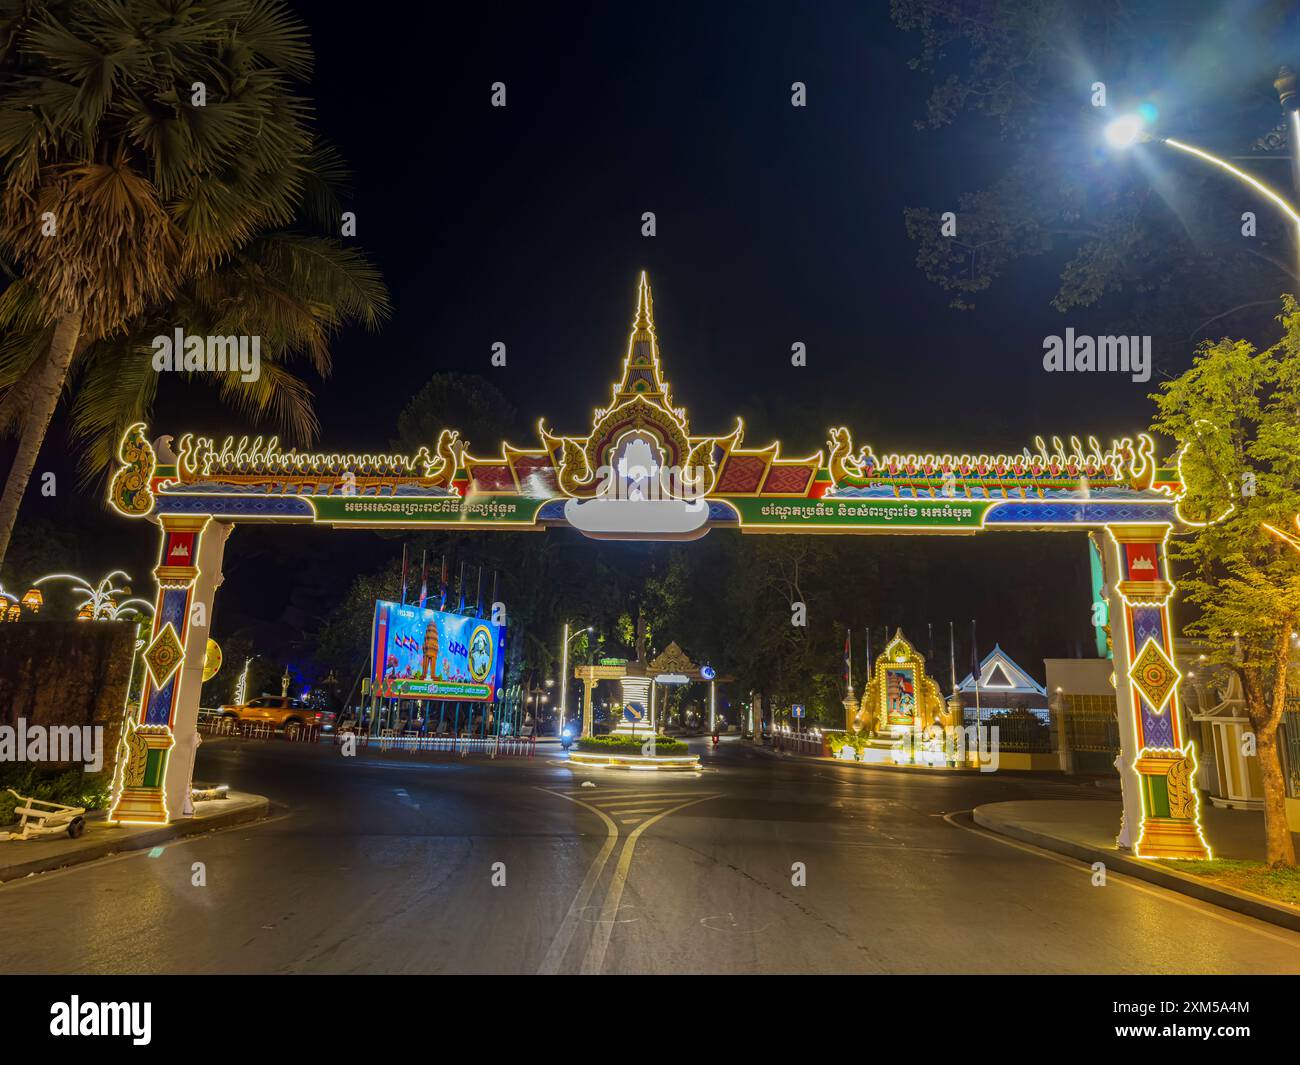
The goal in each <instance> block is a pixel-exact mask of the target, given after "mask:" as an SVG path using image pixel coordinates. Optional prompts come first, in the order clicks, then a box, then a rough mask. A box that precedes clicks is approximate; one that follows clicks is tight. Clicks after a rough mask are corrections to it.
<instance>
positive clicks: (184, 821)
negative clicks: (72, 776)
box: [0, 791, 271, 884]
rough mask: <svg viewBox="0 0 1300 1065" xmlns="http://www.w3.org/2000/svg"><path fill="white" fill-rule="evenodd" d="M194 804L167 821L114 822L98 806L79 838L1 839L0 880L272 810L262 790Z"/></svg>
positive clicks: (242, 820)
mask: <svg viewBox="0 0 1300 1065" xmlns="http://www.w3.org/2000/svg"><path fill="white" fill-rule="evenodd" d="M194 810H195V812H194V816H193V817H181V818H177V819H176V820H174V821H172V822H171V824H167V825H130V824H121V823H110V822H109V821H107V820H105V819H104V816H103V812H102V811H100V812H97V813H93V814H90V815H88V816H87V818H86V830H85V832H84V834H83V835H82V836H81V837H80V838H78V839H69V838H68V837H67V836H63V835H60V836H54V837H51V838H49V839H31V840H22V841H14V840H9V841H5V842H0V884H3V883H9V882H12V881H15V880H21V879H23V878H24V877H28V876H31V875H33V874H34V873H48V872H52V871H53V870H55V869H64V868H67V867H69V866H73V865H81V864H84V863H85V862H93V861H96V860H97V859H99V858H107V857H109V856H110V855H113V854H121V853H124V852H127V851H136V850H144V849H146V848H149V847H157V846H162V845H165V844H167V843H171V842H173V841H175V840H178V839H183V838H185V837H187V836H195V835H198V834H200V833H203V832H212V831H214V830H216V829H221V828H230V827H232V826H234V825H241V824H248V823H251V822H254V821H261V820H262V819H264V818H266V817H267V816H269V814H270V812H271V801H270V800H269V799H268V798H266V797H265V796H264V795H249V794H247V793H245V792H238V791H231V792H227V793H226V797H225V798H224V799H211V800H208V801H205V802H196V803H195V804H194Z"/></svg>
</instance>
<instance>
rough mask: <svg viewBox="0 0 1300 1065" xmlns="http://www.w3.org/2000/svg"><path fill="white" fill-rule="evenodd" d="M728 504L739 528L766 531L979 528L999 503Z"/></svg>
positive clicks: (800, 501)
mask: <svg viewBox="0 0 1300 1065" xmlns="http://www.w3.org/2000/svg"><path fill="white" fill-rule="evenodd" d="M727 502H728V503H729V504H730V505H731V506H733V507H735V509H736V511H737V513H739V515H740V524H741V525H742V526H751V527H759V528H770V529H798V528H808V529H836V528H838V529H848V530H852V529H855V528H861V529H888V528H925V529H969V530H971V531H972V532H973V531H975V530H977V529H979V528H981V527H982V526H983V524H984V515H985V513H986V512H987V511H988V509H989V508H990V507H992V506H993V505H994V504H995V503H997V502H1001V500H991V499H978V500H977V499H958V500H952V499H943V500H923V499H847V498H846V499H833V498H832V499H780V500H773V499H762V498H755V497H744V498H733V499H728V500H727Z"/></svg>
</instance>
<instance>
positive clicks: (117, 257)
mask: <svg viewBox="0 0 1300 1065" xmlns="http://www.w3.org/2000/svg"><path fill="white" fill-rule="evenodd" d="M311 58H312V56H311V49H310V47H309V45H308V44H307V42H306V39H305V30H304V28H303V26H302V24H301V23H300V22H299V21H298V20H297V19H296V18H294V17H293V16H292V15H290V14H289V12H288V10H287V9H286V8H285V6H284V5H283V4H282V3H280V2H279V0H208V2H195V3H187V4H174V3H170V2H168V0H95V2H90V0H63V2H52V3H47V4H34V3H30V2H27V0H0V101H3V102H0V172H2V174H3V177H2V178H0V251H2V252H3V254H4V255H6V256H8V257H9V259H10V260H11V261H10V263H9V264H8V266H9V272H10V274H11V275H12V276H14V277H15V278H16V279H15V280H14V281H13V282H12V283H11V284H10V285H9V286H8V287H7V288H6V289H5V291H4V293H3V294H0V325H3V326H4V327H6V328H7V329H8V330H11V331H14V332H17V333H21V334H31V335H34V336H35V337H36V338H37V343H39V344H40V345H41V346H42V347H43V348H44V352H43V354H42V355H41V356H40V357H39V358H36V359H33V360H30V362H29V364H28V365H27V367H26V370H25V372H24V373H23V375H22V377H21V379H20V380H18V381H17V382H15V383H14V384H13V385H12V386H11V387H10V388H9V390H8V392H7V394H6V396H5V399H4V404H3V408H0V427H7V428H9V429H10V430H13V429H15V428H16V429H17V431H18V435H19V443H18V449H17V453H16V456H15V458H14V462H13V466H12V467H11V469H10V471H9V475H8V477H7V479H6V482H5V487H4V492H3V495H0V560H2V559H3V556H4V553H5V550H6V549H7V546H8V543H9V538H10V535H11V533H12V531H13V526H14V521H15V519H16V517H17V513H18V507H19V504H20V503H21V501H22V497H23V494H24V492H25V491H26V488H27V484H28V481H29V479H30V477H31V473H32V470H33V468H34V466H35V463H36V458H37V454H38V453H39V451H40V447H41V443H42V441H43V440H44V437H45V433H46V431H47V430H48V428H49V424H50V420H51V418H52V417H53V414H54V410H55V408H56V406H57V404H58V401H59V397H60V394H61V393H62V390H63V388H64V386H65V384H66V383H67V381H68V379H69V374H70V372H71V370H72V367H73V363H74V360H75V359H76V358H77V357H78V356H79V355H81V354H83V353H84V352H85V351H86V350H87V348H89V347H90V345H92V344H95V343H96V342H98V341H101V340H105V339H108V338H112V337H113V336H115V335H116V334H117V333H118V332H120V331H121V330H123V329H124V328H126V327H127V325H128V323H130V322H131V321H132V320H133V319H135V318H137V317H138V316H140V315H142V314H144V313H145V312H146V311H147V310H148V309H149V308H150V307H153V306H157V305H159V304H165V303H166V302H167V301H169V300H170V299H172V297H174V296H175V294H176V293H177V291H178V290H179V289H180V287H181V286H182V285H184V284H185V283H186V282H187V281H190V280H191V279H194V278H197V277H199V276H201V275H203V274H204V273H206V272H208V271H210V270H211V269H213V268H214V267H215V266H217V265H218V264H220V263H222V262H223V261H225V260H226V259H227V258H228V257H230V256H231V255H233V254H234V253H235V252H236V251H238V249H240V248H241V247H244V246H246V245H247V244H248V243H249V242H250V241H251V240H252V239H254V238H255V237H256V236H257V234H258V233H259V232H262V231H265V230H268V229H274V228H277V227H282V226H284V225H286V224H288V223H289V222H290V221H291V220H292V219H293V217H294V214H295V210H296V209H297V208H298V207H299V205H301V204H302V203H303V201H304V200H305V199H306V198H309V197H311V196H313V195H315V194H316V193H317V192H318V191H319V183H318V182H316V181H314V180H313V177H312V171H313V169H315V170H316V171H317V172H319V171H320V170H321V169H323V168H324V166H325V163H324V162H323V161H322V157H321V154H320V152H319V150H318V146H317V145H316V144H315V142H314V141H313V138H312V135H311V131H310V129H309V127H308V125H307V123H306V121H305V116H306V113H307V102H306V100H305V99H303V98H302V97H300V96H298V95H296V93H295V92H294V91H293V89H292V83H293V81H294V80H295V79H301V78H303V77H305V76H306V75H307V74H308V73H309V71H310V69H311Z"/></svg>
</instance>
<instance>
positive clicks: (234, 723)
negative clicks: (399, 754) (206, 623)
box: [198, 710, 537, 758]
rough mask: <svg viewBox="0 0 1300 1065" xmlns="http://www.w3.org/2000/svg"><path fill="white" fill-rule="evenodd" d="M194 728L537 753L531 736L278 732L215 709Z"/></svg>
mask: <svg viewBox="0 0 1300 1065" xmlns="http://www.w3.org/2000/svg"><path fill="white" fill-rule="evenodd" d="M198 730H199V731H200V732H202V733H205V734H206V735H209V736H237V737H239V738H240V739H245V740H282V741H287V742H290V743H320V742H321V741H322V740H326V739H329V740H330V741H331V742H333V743H334V744H336V745H337V744H341V743H342V742H343V739H344V737H345V736H351V737H352V738H353V742H355V743H356V745H357V746H358V747H370V746H372V745H373V746H375V747H378V748H379V750H380V751H408V752H411V753H414V752H416V751H440V752H443V753H445V754H457V755H460V756H461V757H462V758H465V757H468V756H469V755H480V756H483V755H485V756H487V757H488V758H532V757H534V756H535V755H536V753H537V739H536V737H534V736H447V735H438V734H435V733H427V734H422V733H414V732H403V733H396V732H393V731H392V730H391V729H385V730H384V731H383V732H382V733H381V734H380V735H378V736H372V735H371V734H370V733H368V732H325V733H323V732H321V729H320V726H319V725H299V726H298V727H297V728H296V729H292V730H287V731H280V730H277V729H276V727H275V726H274V725H272V724H271V723H270V722H268V721H239V720H236V719H235V718H233V717H228V716H222V715H221V714H220V713H218V712H216V711H208V710H204V711H200V712H199V721H198Z"/></svg>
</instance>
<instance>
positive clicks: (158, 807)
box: [108, 722, 175, 825]
mask: <svg viewBox="0 0 1300 1065" xmlns="http://www.w3.org/2000/svg"><path fill="white" fill-rule="evenodd" d="M174 742H175V741H174V740H173V739H172V733H171V729H169V728H167V726H166V725H137V724H135V723H134V722H128V723H127V728H126V733H125V735H124V736H123V738H122V743H123V745H124V746H125V747H126V759H125V764H124V765H123V767H122V770H121V782H122V783H121V789H120V791H119V792H118V795H117V799H116V801H115V802H114V803H113V806H112V809H111V810H109V814H108V819H109V820H110V821H123V822H126V823H127V824H149V825H165V824H167V822H168V821H169V820H170V817H169V814H168V811H167V802H166V800H165V798H164V796H163V779H164V776H165V774H166V771H167V755H168V752H169V751H170V750H171V748H172V744H173V743H174Z"/></svg>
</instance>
